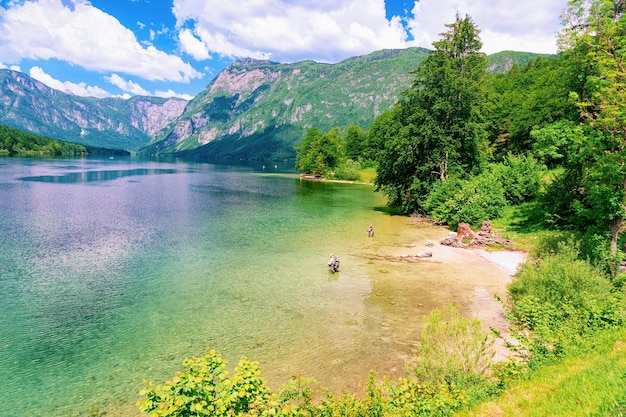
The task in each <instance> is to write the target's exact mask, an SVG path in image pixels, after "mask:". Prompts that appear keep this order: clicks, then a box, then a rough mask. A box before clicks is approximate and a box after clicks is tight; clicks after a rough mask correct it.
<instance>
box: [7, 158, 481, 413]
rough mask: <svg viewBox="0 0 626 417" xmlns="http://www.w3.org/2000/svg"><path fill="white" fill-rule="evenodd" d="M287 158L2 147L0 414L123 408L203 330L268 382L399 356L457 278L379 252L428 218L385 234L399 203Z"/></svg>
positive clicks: (348, 381) (365, 368)
mask: <svg viewBox="0 0 626 417" xmlns="http://www.w3.org/2000/svg"><path fill="white" fill-rule="evenodd" d="M290 169H291V167H289V166H285V167H281V166H274V165H271V166H266V167H263V166H261V165H260V164H259V166H252V167H232V166H221V165H212V164H201V163H186V162H154V161H144V160H138V159H132V158H129V159H50V160H41V159H12V158H1V159H0V289H1V290H0V375H2V379H3V381H2V384H0V398H2V399H3V400H2V401H0V416H2V417H9V416H11V417H12V416H46V417H57V416H59V417H61V416H87V415H90V413H95V412H96V411H98V412H102V413H106V414H104V415H106V416H134V415H137V414H138V409H137V407H136V406H135V402H136V401H137V400H138V399H139V391H140V389H141V388H142V387H143V386H144V383H145V382H144V381H145V380H152V381H156V382H162V381H164V380H165V379H167V378H168V377H170V376H171V375H172V374H173V373H174V371H175V370H178V369H181V368H182V367H181V362H182V360H183V359H184V358H186V357H191V356H200V355H203V354H204V352H205V348H206V347H207V346H210V347H211V348H215V349H217V350H219V351H220V352H222V353H223V354H224V356H225V357H226V358H228V359H229V361H230V366H234V365H235V364H236V363H237V361H238V360H239V358H240V357H241V356H242V355H246V356H247V357H248V358H249V359H251V360H256V361H260V363H261V369H262V371H263V374H264V376H265V377H266V378H267V379H268V382H269V383H270V385H271V386H272V387H275V388H277V387H279V386H280V384H282V383H285V382H286V381H287V379H288V378H289V377H290V376H292V375H301V376H305V377H308V376H312V377H314V378H316V379H317V380H318V381H319V382H320V384H321V385H323V386H326V387H329V388H331V389H333V390H336V391H337V392H339V391H340V390H341V389H346V390H348V391H357V392H358V390H359V389H360V387H361V384H362V382H364V381H365V379H366V378H367V375H368V372H369V370H370V369H377V370H379V371H384V372H387V371H389V372H391V373H393V372H396V373H399V372H402V371H403V364H404V360H405V359H406V358H407V355H408V354H409V352H410V350H411V346H412V343H413V342H412V341H414V340H415V337H416V329H415V326H413V325H412V323H413V322H415V321H419V320H420V319H421V316H423V315H425V314H427V313H428V311H430V309H432V307H431V306H430V304H429V303H428V300H429V299H436V300H437V303H444V301H445V300H444V299H440V296H441V294H453V297H456V296H458V297H461V295H462V293H463V291H462V290H461V289H456V290H454V291H452V290H451V288H452V285H454V284H453V283H452V281H451V282H450V283H446V282H443V281H441V279H439V278H438V282H439V284H437V285H434V284H433V282H434V281H432V278H430V277H433V276H434V275H433V274H437V276H438V277H440V276H441V272H435V269H436V268H440V266H437V265H436V264H432V266H431V265H428V266H424V267H423V270H424V271H423V273H424V280H425V281H424V283H422V284H419V283H416V282H415V280H413V281H411V282H409V281H408V280H406V279H404V278H403V277H404V276H405V275H402V271H399V272H398V271H397V268H395V269H393V270H387V269H386V267H385V265H384V264H382V265H381V263H380V262H379V261H377V260H376V254H377V251H379V250H380V247H382V245H391V244H396V243H397V244H400V245H404V244H406V243H409V242H410V241H425V240H426V239H427V238H430V235H428V233H435V235H437V234H441V230H439V229H434V230H431V231H430V232H424V233H425V234H424V235H423V236H422V235H419V234H417V235H416V234H415V233H416V232H415V231H412V232H411V233H412V234H411V235H405V234H402V233H399V232H398V233H396V232H394V233H395V234H394V233H387V234H386V233H385V229H388V230H398V229H399V227H398V224H400V223H398V222H405V221H406V219H404V218H397V217H395V216H390V215H388V214H386V212H385V210H384V199H383V198H382V197H381V196H380V195H378V194H376V193H374V192H373V188H372V187H370V186H365V185H357V184H334V183H325V182H311V181H304V180H300V179H299V178H297V176H295V175H294V174H293V172H291V171H290ZM369 224H374V227H375V229H376V230H377V234H376V235H375V237H374V238H371V239H370V238H368V237H367V233H366V231H367V228H368V226H369ZM392 242H394V243H392ZM330 252H334V253H335V254H337V255H338V257H339V258H340V260H341V261H342V266H341V271H340V272H339V273H338V274H334V275H333V274H331V273H329V272H328V270H327V267H326V261H327V258H328V254H329V253H330ZM403 267H404V266H403ZM406 268H413V270H414V266H410V265H407V266H406ZM433 268H435V269H433ZM407 271H408V269H407ZM452 273H453V274H457V275H458V274H459V273H460V272H459V271H452ZM396 274H397V275H396ZM429 280H430V281H429ZM416 286H417V287H418V288H423V289H422V290H420V291H415V290H414V289H415V288H416ZM468 288H469V287H468ZM467 291H469V292H471V291H473V289H472V288H469V289H468V290H467ZM409 295H410V296H411V297H422V298H421V299H419V300H418V299H413V298H411V299H403V298H402V297H405V296H406V297H408V296H409Z"/></svg>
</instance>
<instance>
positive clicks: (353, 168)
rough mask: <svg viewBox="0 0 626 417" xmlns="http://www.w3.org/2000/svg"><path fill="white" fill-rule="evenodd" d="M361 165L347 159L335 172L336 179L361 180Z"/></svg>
mask: <svg viewBox="0 0 626 417" xmlns="http://www.w3.org/2000/svg"><path fill="white" fill-rule="evenodd" d="M360 171H361V164H360V163H358V162H356V161H353V160H352V159H346V160H345V161H344V162H343V163H342V164H341V165H340V166H338V167H337V169H336V170H335V178H336V179H338V180H347V181H358V180H360V179H361V173H360Z"/></svg>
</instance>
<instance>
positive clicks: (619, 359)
mask: <svg viewBox="0 0 626 417" xmlns="http://www.w3.org/2000/svg"><path fill="white" fill-rule="evenodd" d="M594 344H595V347H594V348H593V349H592V350H590V351H588V352H586V353H585V354H583V355H578V356H576V357H569V358H566V359H565V360H563V361H562V362H561V363H558V364H555V365H551V366H547V367H544V368H540V369H539V370H537V371H535V372H533V373H531V375H530V378H529V379H528V380H524V381H520V382H518V383H517V384H515V385H513V386H511V387H510V388H509V389H508V390H507V391H506V392H505V393H504V394H503V395H501V396H500V397H499V398H498V399H497V400H495V401H490V402H486V403H482V404H480V405H478V406H477V407H475V408H473V409H471V410H469V411H465V412H462V413H457V414H455V417H487V416H520V417H540V416H568V417H578V416H580V417H582V416H586V417H591V416H594V417H595V416H597V417H600V416H614V417H618V416H626V389H625V387H626V329H619V330H614V331H606V332H604V333H602V334H601V335H600V336H599V337H598V339H597V340H594Z"/></svg>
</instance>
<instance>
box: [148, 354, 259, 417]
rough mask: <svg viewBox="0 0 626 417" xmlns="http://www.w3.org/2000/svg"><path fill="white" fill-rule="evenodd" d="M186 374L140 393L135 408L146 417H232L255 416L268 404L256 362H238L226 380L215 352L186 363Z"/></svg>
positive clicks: (244, 360) (225, 374)
mask: <svg viewBox="0 0 626 417" xmlns="http://www.w3.org/2000/svg"><path fill="white" fill-rule="evenodd" d="M183 366H184V367H185V368H187V371H181V372H177V373H176V375H175V377H174V378H172V379H171V380H169V381H167V382H165V383H164V384H163V385H159V386H157V387H154V385H153V384H150V387H149V388H147V389H144V390H142V392H141V395H142V396H145V399H144V400H142V401H139V403H138V406H139V407H140V408H141V410H142V411H143V412H146V413H148V414H149V415H150V416H162V417H176V416H180V417H187V416H224V417H226V416H233V415H242V414H244V413H249V414H255V413H256V414H258V412H259V411H260V410H262V409H264V408H266V406H267V404H268V398H269V391H268V389H267V388H266V385H265V380H264V379H263V378H261V376H260V374H261V371H260V369H259V368H258V364H257V363H256V362H250V361H248V360H247V359H245V358H242V359H241V361H240V362H239V365H237V367H236V368H235V374H234V375H233V376H232V377H229V376H228V371H227V370H226V361H225V360H224V359H222V356H221V354H219V353H218V352H216V351H215V350H209V351H208V353H207V354H206V355H205V356H203V357H196V358H191V359H186V360H185V361H184V362H183Z"/></svg>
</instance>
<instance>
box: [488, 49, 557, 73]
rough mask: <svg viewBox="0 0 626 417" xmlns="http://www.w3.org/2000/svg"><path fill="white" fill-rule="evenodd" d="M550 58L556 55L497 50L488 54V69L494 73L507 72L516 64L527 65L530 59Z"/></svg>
mask: <svg viewBox="0 0 626 417" xmlns="http://www.w3.org/2000/svg"><path fill="white" fill-rule="evenodd" d="M540 56H542V57H544V58H550V57H554V55H550V54H535V53H533V52H517V51H502V52H496V53H495V54H491V55H489V56H487V59H488V60H489V65H488V66H487V71H488V72H490V73H492V74H499V73H505V72H507V71H508V70H510V69H511V68H513V66H514V65H517V66H519V67H525V66H526V64H528V63H529V62H530V61H534V60H535V59H537V58H538V57H540Z"/></svg>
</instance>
